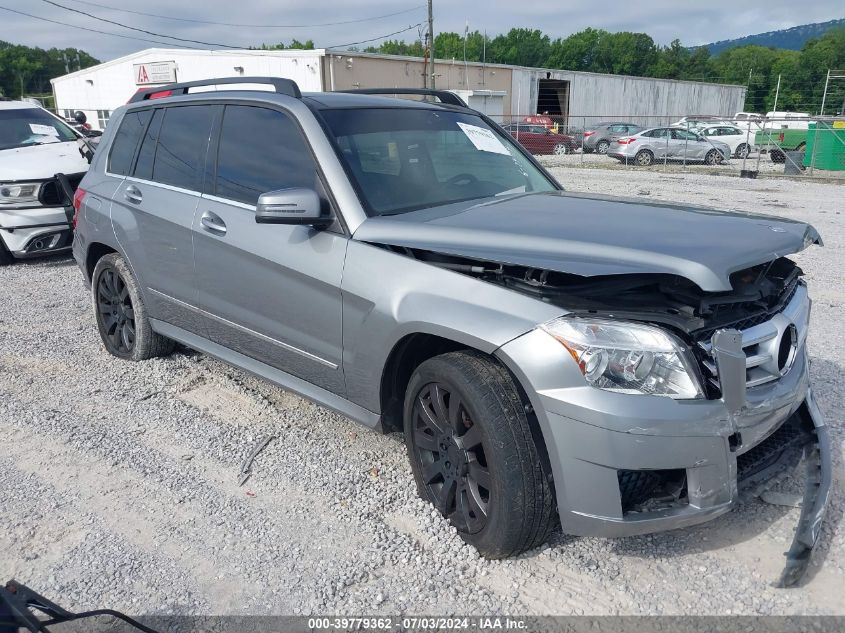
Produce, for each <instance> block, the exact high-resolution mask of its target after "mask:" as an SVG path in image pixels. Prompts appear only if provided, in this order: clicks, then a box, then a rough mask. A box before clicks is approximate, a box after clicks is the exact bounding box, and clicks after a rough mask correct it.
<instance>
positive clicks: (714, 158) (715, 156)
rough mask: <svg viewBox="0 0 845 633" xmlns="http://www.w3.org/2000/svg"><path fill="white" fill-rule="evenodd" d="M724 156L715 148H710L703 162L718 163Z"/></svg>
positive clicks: (708, 163)
mask: <svg viewBox="0 0 845 633" xmlns="http://www.w3.org/2000/svg"><path fill="white" fill-rule="evenodd" d="M724 158H725V157H724V156H722V152H720V151H719V150H716V149H711V150H710V151H709V152H707V155H706V156H705V157H704V162H705V164H707V165H719V164H720V163H721V162H722V160H724Z"/></svg>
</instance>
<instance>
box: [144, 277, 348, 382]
mask: <svg viewBox="0 0 845 633" xmlns="http://www.w3.org/2000/svg"><path fill="white" fill-rule="evenodd" d="M147 290H149V291H150V292H152V293H154V294H156V295H158V296H159V297H161V298H162V299H164V300H166V301H170V302H171V303H175V304H177V305H179V306H181V307H183V308H185V309H186V310H190V311H191V312H194V313H196V314H199V315H201V316H204V317H208V318H209V319H214V320H215V321H218V322H219V323H223V324H224V325H228V326H229V327H232V328H235V329H236V330H238V331H240V332H243V333H244V334H249V335H250V336H254V337H256V338H260V339H261V340H262V341H267V342H268V343H272V344H273V345H276V346H278V347H281V348H282V349H284V350H287V351H289V352H294V353H295V354H299V355H300V356H304V357H305V358H308V359H309V360H313V361H315V362H318V363H320V364H322V365H325V366H326V367H330V368H331V369H337V367H338V366H337V364H336V363H333V362H331V361H330V360H326V359H325V358H321V357H320V356H316V355H315V354H312V353H310V352H306V351H305V350H302V349H299V348H298V347H294V346H293V345H290V344H288V343H285V342H283V341H279V340H277V339H274V338H271V337H269V336H267V335H266V334H262V333H261V332H256V331H255V330H251V329H249V328H248V327H244V326H243V325H239V324H237V323H234V322H233V321H229V320H228V319H224V318H223V317H220V316H217V315H216V314H212V313H211V312H207V311H206V310H203V309H202V308H198V307H197V306H195V305H192V304H190V303H186V302H185V301H181V300H179V299H177V298H176V297H171V296H170V295H168V294H165V293H163V292H161V291H160V290H156V289H155V288H150V287H149V286H147Z"/></svg>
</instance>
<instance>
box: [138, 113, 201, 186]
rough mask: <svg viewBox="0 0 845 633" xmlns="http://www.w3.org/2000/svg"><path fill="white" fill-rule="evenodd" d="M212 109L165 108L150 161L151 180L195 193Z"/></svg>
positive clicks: (198, 182) (199, 183)
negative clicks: (151, 162)
mask: <svg viewBox="0 0 845 633" xmlns="http://www.w3.org/2000/svg"><path fill="white" fill-rule="evenodd" d="M213 113H214V108H209V107H208V106H179V107H171V108H166V109H165V114H164V121H163V122H162V125H161V131H160V132H159V136H158V144H157V146H156V151H155V160H154V161H153V178H152V179H153V180H154V181H155V182H160V183H163V184H166V185H173V186H174V187H181V188H183V189H190V190H192V191H199V190H200V188H201V174H202V171H203V164H204V161H205V152H206V149H207V148H208V136H209V133H210V132H211V119H212V116H213Z"/></svg>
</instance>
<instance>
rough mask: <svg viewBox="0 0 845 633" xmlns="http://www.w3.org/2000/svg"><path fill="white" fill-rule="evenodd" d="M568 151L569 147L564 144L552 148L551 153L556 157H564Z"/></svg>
mask: <svg viewBox="0 0 845 633" xmlns="http://www.w3.org/2000/svg"><path fill="white" fill-rule="evenodd" d="M569 151H570V150H569V146H568V145H567V144H566V143H558V144H557V145H555V146H554V147H553V148H552V153H553V154H555V155H556V156H565V155H566V154H568V153H569Z"/></svg>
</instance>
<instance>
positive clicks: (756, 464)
mask: <svg viewBox="0 0 845 633" xmlns="http://www.w3.org/2000/svg"><path fill="white" fill-rule="evenodd" d="M806 440H807V434H806V433H804V432H803V431H802V429H801V419H800V417H799V416H798V414H793V415H792V417H790V418H789V419H787V420H786V422H784V423H783V424H781V425H780V427H778V428H777V429H776V430H775V432H774V433H772V434H771V435H769V437H767V438H766V439H765V440H763V441H762V442H760V443H759V444H758V445H757V446H755V447H754V448H752V449H750V450H749V451H746V452H745V453H743V454H742V455H739V456H738V457H737V458H736V470H737V480H738V481H740V482H742V481H744V480H747V479H749V478H751V477H754V475H757V474H759V473H761V472H762V471H764V470H766V469H767V468H770V467H771V466H773V465H774V464H776V463H777V462H778V461H779V460H780V458H781V457H782V456H783V455H784V454H785V453H786V452H787V451H789V450H790V449H795V448H797V447H800V446H802V445H803V444H804V443H805V442H806Z"/></svg>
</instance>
